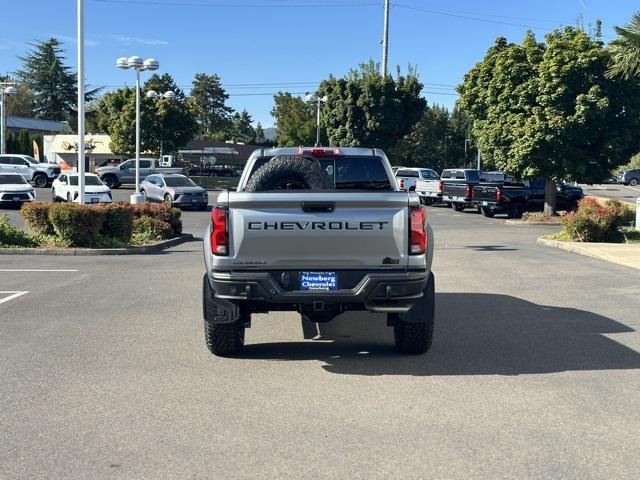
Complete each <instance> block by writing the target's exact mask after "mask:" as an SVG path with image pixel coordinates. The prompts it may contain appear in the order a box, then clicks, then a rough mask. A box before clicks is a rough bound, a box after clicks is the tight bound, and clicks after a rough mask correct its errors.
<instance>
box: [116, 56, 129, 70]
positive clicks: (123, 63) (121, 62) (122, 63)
mask: <svg viewBox="0 0 640 480" xmlns="http://www.w3.org/2000/svg"><path fill="white" fill-rule="evenodd" d="M116 65H117V67H118V68H122V69H123V70H126V69H128V68H129V61H128V59H127V57H120V58H119V59H117V60H116Z"/></svg>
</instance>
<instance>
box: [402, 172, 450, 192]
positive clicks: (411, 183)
mask: <svg viewBox="0 0 640 480" xmlns="http://www.w3.org/2000/svg"><path fill="white" fill-rule="evenodd" d="M395 175H396V182H397V183H398V188H399V189H400V190H407V191H409V192H410V191H413V190H416V183H417V181H418V180H419V179H425V180H426V179H432V180H433V179H437V178H439V176H438V174H437V173H436V172H435V171H433V170H431V169H430V168H399V169H398V170H396V173H395Z"/></svg>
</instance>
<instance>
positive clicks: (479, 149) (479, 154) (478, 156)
mask: <svg viewBox="0 0 640 480" xmlns="http://www.w3.org/2000/svg"><path fill="white" fill-rule="evenodd" d="M478 170H480V147H478Z"/></svg>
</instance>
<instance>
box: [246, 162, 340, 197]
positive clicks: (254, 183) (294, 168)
mask: <svg viewBox="0 0 640 480" xmlns="http://www.w3.org/2000/svg"><path fill="white" fill-rule="evenodd" d="M330 188H333V182H332V181H331V179H330V178H329V176H328V175H327V174H326V173H325V172H324V171H323V170H322V168H321V167H320V163H319V162H318V161H317V160H314V159H310V158H305V157H298V156H292V155H283V156H279V157H274V158H272V159H271V160H270V161H269V162H267V163H265V164H264V165H263V166H262V167H260V168H259V169H258V170H256V172H255V173H254V174H253V176H252V177H251V179H250V180H249V182H248V183H247V186H246V187H245V191H247V192H260V191H268V190H328V189H330Z"/></svg>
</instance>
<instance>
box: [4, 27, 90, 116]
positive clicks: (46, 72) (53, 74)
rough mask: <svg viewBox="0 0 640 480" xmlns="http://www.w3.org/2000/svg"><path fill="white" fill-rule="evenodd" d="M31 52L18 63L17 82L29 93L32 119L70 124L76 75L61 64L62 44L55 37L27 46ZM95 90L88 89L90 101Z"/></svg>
mask: <svg viewBox="0 0 640 480" xmlns="http://www.w3.org/2000/svg"><path fill="white" fill-rule="evenodd" d="M30 45H31V47H32V49H31V50H29V51H28V52H27V55H26V56H25V57H20V60H22V63H23V65H22V69H20V70H18V72H17V73H16V75H17V77H18V79H19V80H20V81H21V82H22V83H23V84H24V85H25V86H26V87H27V88H28V89H29V90H31V92H33V94H34V97H33V113H34V115H35V117H36V118H46V119H49V120H66V121H69V122H70V123H73V122H74V120H75V118H76V117H77V114H76V105H77V85H76V78H77V77H76V75H75V74H74V73H72V71H71V69H70V67H68V66H66V65H65V63H64V62H65V57H64V55H63V53H64V49H63V48H62V43H61V42H60V41H59V40H58V39H56V38H50V39H49V40H47V41H37V42H34V43H31V44H30ZM98 92H99V89H89V90H88V91H87V92H86V100H87V101H91V100H92V99H93V98H94V97H95V95H96V94H97V93H98Z"/></svg>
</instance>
